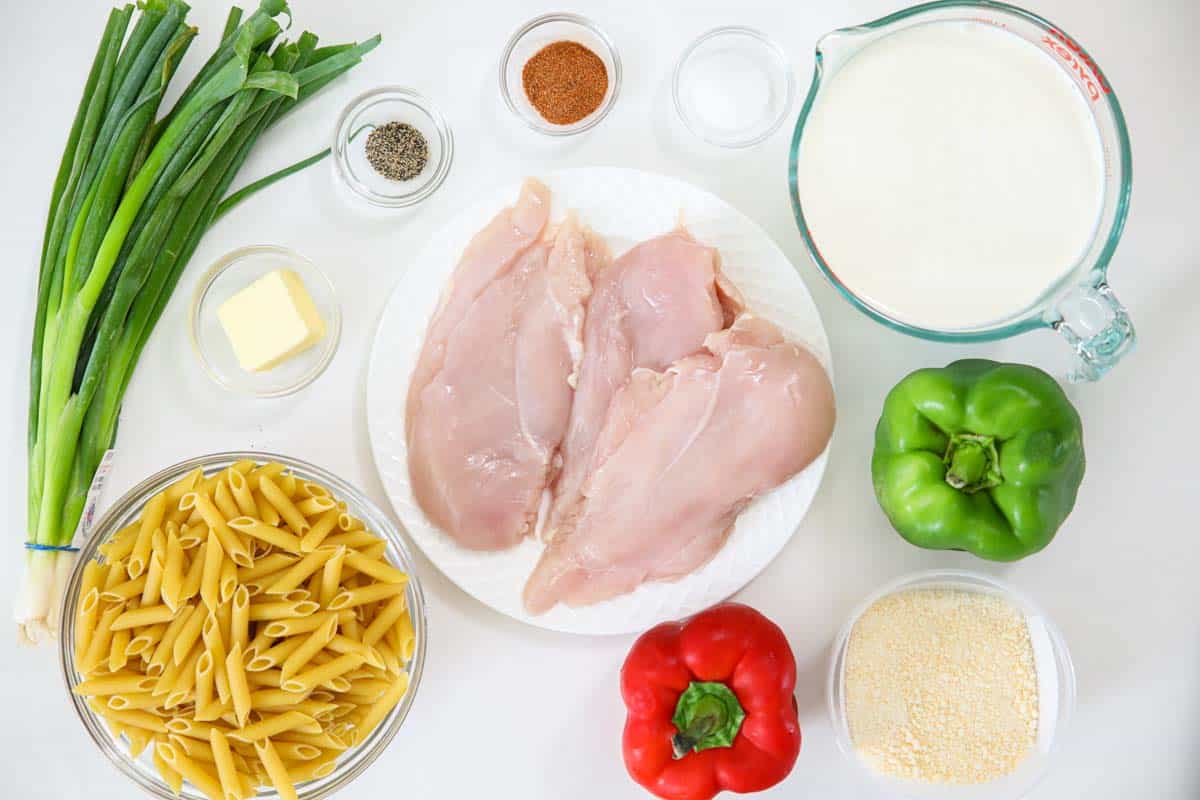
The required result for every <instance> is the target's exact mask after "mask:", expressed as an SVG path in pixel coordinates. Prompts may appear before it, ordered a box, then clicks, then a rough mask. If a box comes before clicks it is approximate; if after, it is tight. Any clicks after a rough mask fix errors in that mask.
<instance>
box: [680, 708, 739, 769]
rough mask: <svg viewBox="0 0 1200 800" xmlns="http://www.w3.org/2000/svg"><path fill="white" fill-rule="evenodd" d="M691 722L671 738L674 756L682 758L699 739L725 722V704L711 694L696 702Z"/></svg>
mask: <svg viewBox="0 0 1200 800" xmlns="http://www.w3.org/2000/svg"><path fill="white" fill-rule="evenodd" d="M692 713H693V714H694V715H695V716H693V717H692V722H691V724H690V725H688V726H687V728H685V729H684V730H682V731H679V732H678V733H676V734H675V735H674V736H673V737H672V738H671V749H672V750H674V751H675V757H676V758H683V757H684V756H686V755H687V754H688V753H690V752H692V750H693V749H694V748H695V747H696V745H697V744H699V743H700V740H701V739H703V738H704V737H705V736H708V735H709V734H710V733H712V732H713V731H715V730H716V729H717V728H720V727H721V726H722V725H723V724H725V718H726V717H727V716H728V714H727V713H726V711H725V704H724V703H722V702H721V701H720V700H718V699H717V698H715V697H712V696H711V695H710V696H708V697H702V698H700V700H698V701H697V702H696V707H695V709H694V710H693V712H692Z"/></svg>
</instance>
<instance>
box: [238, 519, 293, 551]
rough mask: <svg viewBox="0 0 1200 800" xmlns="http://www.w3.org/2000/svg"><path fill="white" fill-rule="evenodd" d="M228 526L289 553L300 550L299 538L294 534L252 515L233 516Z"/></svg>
mask: <svg viewBox="0 0 1200 800" xmlns="http://www.w3.org/2000/svg"><path fill="white" fill-rule="evenodd" d="M229 527H230V528H232V529H233V530H235V531H238V532H239V533H245V534H247V535H249V536H252V537H254V538H255V539H259V540H261V541H264V542H267V543H269V544H271V545H273V546H274V547H278V548H279V549H280V550H286V551H287V552H289V553H299V552H300V539H299V537H297V536H296V535H295V534H293V533H288V532H287V531H285V530H282V529H280V528H275V527H272V526H271V525H268V524H267V523H265V522H260V521H259V520H256V519H254V518H253V517H248V516H239V517H234V518H233V519H231V520H229Z"/></svg>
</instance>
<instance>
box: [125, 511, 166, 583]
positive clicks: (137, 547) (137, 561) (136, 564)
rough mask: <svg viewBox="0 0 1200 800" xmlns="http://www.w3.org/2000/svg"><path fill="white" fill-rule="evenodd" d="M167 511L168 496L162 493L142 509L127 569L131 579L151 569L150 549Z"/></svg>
mask: <svg viewBox="0 0 1200 800" xmlns="http://www.w3.org/2000/svg"><path fill="white" fill-rule="evenodd" d="M166 509H167V495H166V493H165V492H160V493H158V494H156V495H154V497H152V498H150V500H149V501H147V503H146V505H145V507H144V508H143V509H142V518H141V520H140V521H139V522H138V535H137V541H136V542H134V545H133V550H132V552H131V553H130V554H129V561H128V562H126V565H125V568H126V570H127V572H128V575H129V577H131V578H136V577H137V576H139V575H141V574H142V573H143V572H145V571H146V569H147V567H149V565H150V564H149V561H150V548H151V546H152V544H153V542H152V539H153V538H154V531H156V530H158V527H159V525H161V524H162V521H163V513H164V512H165V511H166Z"/></svg>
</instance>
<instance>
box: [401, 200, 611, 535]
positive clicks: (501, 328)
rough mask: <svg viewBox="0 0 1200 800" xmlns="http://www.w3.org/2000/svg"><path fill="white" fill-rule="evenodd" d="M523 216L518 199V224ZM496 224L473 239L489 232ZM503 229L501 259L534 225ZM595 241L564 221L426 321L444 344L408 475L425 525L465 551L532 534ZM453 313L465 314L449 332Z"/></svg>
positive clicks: (418, 420)
mask: <svg viewBox="0 0 1200 800" xmlns="http://www.w3.org/2000/svg"><path fill="white" fill-rule="evenodd" d="M525 199H526V198H525V193H523V194H522V201H525ZM537 202H539V203H541V204H542V205H543V206H544V205H545V202H544V199H538V200H537ZM520 214H521V210H520V203H518V210H517V211H516V212H514V213H513V217H519V216H520ZM496 225H497V223H495V222H494V223H493V226H489V228H488V229H485V231H484V232H483V233H482V234H480V236H481V237H483V236H490V235H493V234H496V233H497V232H498V231H496V230H494V229H493V228H494V226H496ZM501 226H502V227H504V228H507V230H508V235H507V236H499V237H498V238H499V239H500V240H501V241H502V242H503V244H504V247H505V248H506V249H507V252H513V251H514V250H517V248H518V245H516V241H517V239H518V238H519V237H518V235H517V234H518V232H520V231H522V230H524V231H528V230H529V229H530V228H531V227H532V226H530V227H526V228H521V227H519V226H516V225H510V222H509V221H505V222H502V223H501ZM478 241H479V239H478V238H477V239H476V242H478ZM474 246H475V245H474V244H473V245H472V247H474ZM594 246H595V243H594V241H593V240H592V239H591V237H590V236H589V235H587V234H585V233H584V232H583V231H582V230H581V229H580V227H579V225H578V223H576V222H575V220H574V219H573V218H569V219H568V220H567V221H566V222H564V223H563V224H562V226H560V228H559V230H558V232H557V233H556V234H555V236H554V240H553V244H551V243H549V242H537V243H535V244H533V245H532V246H530V247H528V248H527V249H524V252H521V253H519V254H518V255H517V256H516V259H515V262H513V263H512V265H511V267H509V268H508V269H507V270H496V271H495V274H494V275H493V276H492V277H490V279H489V281H488V282H487V283H486V285H484V286H482V287H481V291H479V292H478V296H477V297H476V298H475V299H474V302H472V303H470V304H459V303H457V302H456V300H455V298H453V297H452V298H451V299H450V300H449V301H448V303H447V304H446V306H445V308H444V309H443V311H442V312H441V315H440V316H439V317H438V318H437V319H435V321H434V323H433V325H431V329H430V339H432V338H433V333H434V331H435V330H437V331H439V332H441V333H443V334H444V337H443V339H442V342H443V344H442V346H441V352H440V358H437V359H436V361H437V362H438V364H437V368H436V369H435V370H434V371H433V372H432V374H431V375H430V377H429V380H428V381H427V382H426V383H425V384H424V386H422V387H421V388H420V389H419V390H418V391H416V393H415V395H410V401H409V409H408V415H409V416H408V448H409V450H408V462H409V475H410V477H411V479H412V485H413V492H414V494H415V496H416V498H417V501H418V503H420V505H421V508H422V509H423V510H424V511H425V513H426V515H427V516H428V517H429V519H430V520H431V521H432V522H433V523H434V524H436V525H437V526H438V527H440V528H441V529H442V530H443V531H445V532H446V533H447V534H449V535H450V536H452V537H453V538H454V539H455V540H456V541H457V542H459V543H460V544H462V545H463V546H465V547H468V548H471V549H476V550H499V549H503V548H507V547H511V546H513V545H515V544H516V543H517V542H519V541H520V540H521V538H522V537H523V536H525V535H526V534H528V533H531V532H532V531H533V529H534V525H535V522H536V520H537V516H538V508H539V506H540V504H541V500H542V495H543V492H544V490H545V488H546V486H547V484H548V483H549V481H550V480H551V479H552V477H553V473H554V471H555V467H556V463H557V462H556V460H555V457H556V454H557V451H558V447H559V444H560V443H561V441H562V438H563V434H564V433H565V432H566V429H567V420H568V417H569V415H570V410H571V397H572V389H571V385H570V382H571V380H572V376H573V375H574V374H575V372H576V370H577V368H578V364H579V359H580V354H581V352H582V343H581V342H580V336H581V332H582V329H583V316H584V302H585V301H586V299H587V296H588V294H589V292H590V291H591V284H590V281H589V280H588V277H587V263H588V260H589V255H590V254H591V253H592V252H593V249H592V248H593V247H594ZM480 249H482V248H480ZM497 252H499V251H497ZM468 255H469V254H468ZM482 261H483V260H482V259H481V260H478V261H475V260H471V259H469V258H467V257H466V256H464V261H463V263H464V265H469V266H472V267H475V266H476V265H477V264H479V263H481V262H482ZM461 269H462V267H460V270H461ZM461 285H462V284H461V283H458V284H457V285H456V291H457V289H458V288H459V286H461ZM451 310H453V311H455V312H458V311H460V310H461V312H462V313H461V317H460V319H458V320H457V322H456V323H455V324H454V325H452V326H451V325H450V324H449V323H448V322H446V321H445V315H446V314H447V313H449V312H450V311H451ZM429 346H430V345H429V343H428V341H427V343H426V350H427V351H428V349H429ZM427 354H428V353H423V354H422V362H424V360H425V356H426V355H427ZM428 355H430V358H431V360H433V359H434V356H433V354H428ZM420 370H421V365H418V371H420Z"/></svg>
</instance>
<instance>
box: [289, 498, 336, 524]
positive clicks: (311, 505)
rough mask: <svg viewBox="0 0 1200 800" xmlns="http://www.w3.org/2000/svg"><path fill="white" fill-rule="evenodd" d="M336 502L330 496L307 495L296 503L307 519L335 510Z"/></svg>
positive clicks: (298, 509) (297, 508)
mask: <svg viewBox="0 0 1200 800" xmlns="http://www.w3.org/2000/svg"><path fill="white" fill-rule="evenodd" d="M335 505H336V504H335V503H334V502H333V499H332V498H329V497H306V498H304V499H303V500H301V501H299V502H297V503H296V510H297V511H299V512H300V513H301V514H303V515H304V517H305V519H308V518H309V517H315V516H318V515H320V514H324V513H325V512H327V511H335V510H336V508H335Z"/></svg>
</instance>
